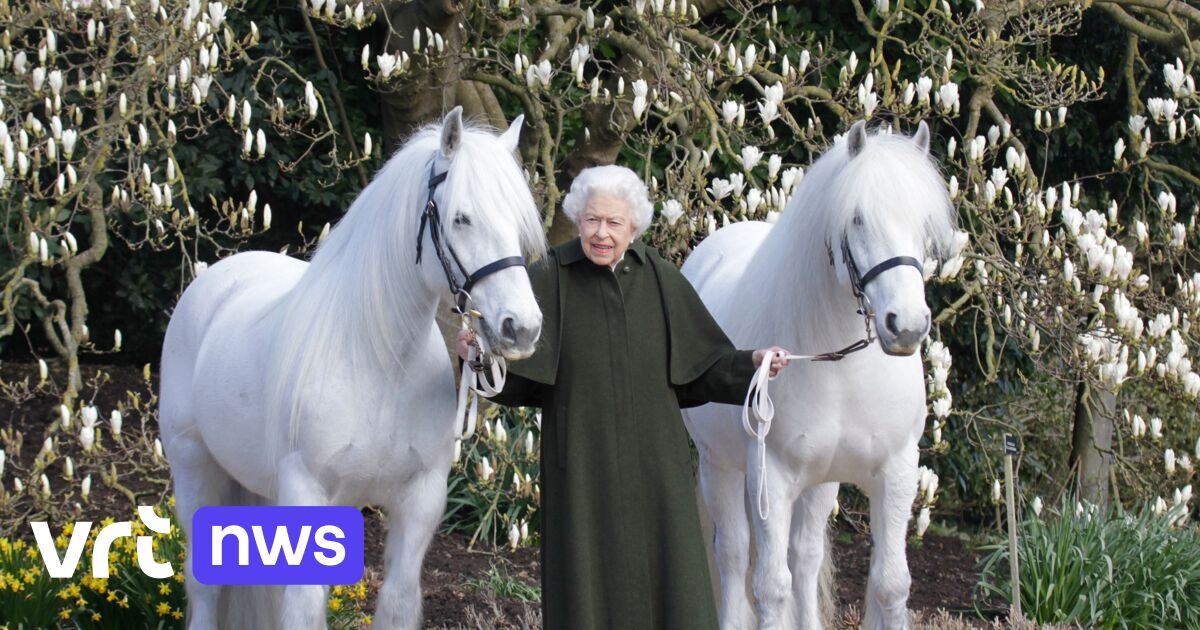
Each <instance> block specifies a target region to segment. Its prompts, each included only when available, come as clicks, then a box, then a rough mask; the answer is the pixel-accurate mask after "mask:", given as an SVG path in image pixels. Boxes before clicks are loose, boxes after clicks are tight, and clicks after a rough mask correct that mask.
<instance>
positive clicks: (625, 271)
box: [621, 267, 629, 273]
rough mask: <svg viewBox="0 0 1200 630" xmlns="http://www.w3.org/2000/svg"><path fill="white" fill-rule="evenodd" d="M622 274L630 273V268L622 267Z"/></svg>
mask: <svg viewBox="0 0 1200 630" xmlns="http://www.w3.org/2000/svg"><path fill="white" fill-rule="evenodd" d="M621 273H629V267H621Z"/></svg>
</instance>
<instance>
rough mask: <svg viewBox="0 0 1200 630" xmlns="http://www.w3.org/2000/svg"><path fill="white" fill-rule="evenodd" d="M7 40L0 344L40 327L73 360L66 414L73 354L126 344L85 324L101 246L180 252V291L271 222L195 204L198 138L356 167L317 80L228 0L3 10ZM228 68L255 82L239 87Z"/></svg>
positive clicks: (261, 211)
mask: <svg viewBox="0 0 1200 630" xmlns="http://www.w3.org/2000/svg"><path fill="white" fill-rule="evenodd" d="M0 30H2V34H0V84H2V85H3V92H2V93H0V122H3V124H2V125H0V149H2V153H3V155H2V158H3V162H2V164H0V194H2V195H3V198H4V199H5V201H6V207H7V208H8V213H7V215H6V217H7V219H6V223H5V228H6V236H7V240H8V245H9V247H8V248H7V251H6V252H5V253H4V263H5V264H4V265H3V268H2V269H0V273H2V276H0V281H2V283H3V287H4V289H3V291H4V292H3V302H2V304H0V321H2V327H0V336H8V335H12V334H13V333H14V331H15V330H17V328H18V327H19V326H22V325H27V324H31V323H36V324H38V325H39V326H40V327H41V329H42V331H43V332H44V336H45V339H46V340H47V341H48V343H49V345H50V347H51V348H52V349H53V351H54V353H55V354H57V355H58V356H59V357H60V358H61V359H63V360H64V362H65V363H66V364H67V365H68V366H69V367H68V372H69V374H68V379H67V383H68V385H67V388H66V394H65V400H64V403H65V404H67V405H68V406H72V405H73V399H74V396H75V394H76V392H77V391H78V390H79V388H80V385H81V383H80V377H79V369H78V356H79V354H80V352H82V351H90V352H107V351H118V350H120V349H121V344H122V332H121V331H120V330H119V329H114V330H106V331H95V334H94V335H93V331H92V330H90V329H89V327H88V310H89V309H88V303H89V297H90V296H89V291H88V289H87V285H86V283H85V281H84V273H85V271H86V270H87V269H88V268H89V267H92V266H93V265H95V264H96V263H97V262H98V261H99V260H100V259H101V258H102V257H104V255H105V254H106V252H108V251H109V250H110V249H111V248H113V247H118V248H122V249H128V250H134V251H147V250H152V251H162V250H170V251H173V252H176V253H177V254H178V263H179V267H178V268H179V280H180V284H181V285H182V283H184V282H186V281H187V280H188V279H189V278H191V277H192V276H193V275H194V274H195V273H198V272H199V271H200V270H202V269H203V268H204V263H203V261H201V260H198V252H200V251H206V252H215V254H216V255H217V256H220V255H222V254H223V253H227V252H229V251H231V248H232V247H233V246H234V245H235V244H236V243H237V242H238V241H239V240H241V239H243V238H245V237H247V236H249V235H252V234H254V233H256V232H261V231H263V230H267V229H269V228H270V227H271V221H272V216H271V207H270V205H269V204H265V203H264V204H260V203H259V202H258V198H257V197H258V194H257V192H255V191H253V190H251V191H250V193H249V195H248V196H246V197H243V198H240V199H231V198H228V197H223V198H222V197H218V196H217V195H212V194H209V195H197V194H196V192H195V190H194V189H193V187H194V185H195V181H194V180H195V178H194V177H193V175H192V174H193V168H194V167H195V163H196V162H199V161H202V160H208V159H211V156H210V155H205V154H197V152H196V150H195V149H196V145H198V144H199V142H200V140H201V139H203V138H206V137H209V136H212V135H215V134H217V133H219V132H220V133H224V134H225V136H227V137H228V144H227V146H226V147H225V152H226V153H227V155H230V156H237V157H236V159H240V160H245V161H260V160H267V159H270V158H269V157H268V156H269V153H270V149H269V144H270V143H271V142H287V143H292V144H307V145H310V147H311V148H312V149H315V151H316V152H318V153H321V154H323V159H324V160H326V161H327V162H329V164H330V165H331V166H333V167H337V168H346V167H351V166H353V165H354V164H355V163H356V162H357V161H360V160H361V158H357V157H356V156H359V155H360V153H359V152H358V150H357V148H351V149H349V150H348V149H347V148H346V147H345V144H346V143H345V141H342V144H340V145H339V141H338V136H337V134H336V133H335V131H334V130H335V129H337V128H338V126H337V123H336V122H335V121H334V119H333V118H332V116H331V115H330V114H329V113H328V111H327V110H326V109H325V107H324V106H323V97H322V96H321V95H319V94H318V92H317V91H316V90H315V89H314V87H313V84H312V83H311V81H307V80H306V79H305V78H304V77H303V76H300V75H299V74H298V73H297V72H296V71H295V70H294V69H293V68H292V67H291V66H290V65H289V64H288V62H287V60H285V59H283V58H281V57H280V56H277V55H274V54H272V53H273V52H274V51H272V49H271V47H270V46H266V45H263V44H262V43H261V42H260V33H259V30H258V27H257V25H256V24H255V23H254V21H252V20H249V19H247V18H246V16H244V15H241V14H237V12H236V5H235V6H234V7H230V6H228V5H226V4H224V3H222V2H199V1H191V2H187V1H179V0H151V1H150V2H125V1H123V0H102V1H92V0H73V1H71V2H34V3H33V4H32V5H30V4H29V3H25V2H21V3H10V2H4V3H0ZM235 74H240V75H242V76H245V77H248V78H249V81H248V82H242V83H243V84H244V85H239V86H236V87H235V86H234V85H232V83H233V81H229V80H228V79H229V78H230V77H232V76H234V75H235ZM245 83H248V84H245ZM301 94H302V96H299V95H301ZM292 95H297V96H292ZM368 142H369V138H368ZM350 144H351V146H352V147H353V143H350ZM368 150H369V147H368ZM286 167H287V165H286V164H285V165H284V168H286ZM201 187H202V188H210V189H211V186H203V185H202V186H201ZM162 306H163V307H164V308H169V306H170V305H166V304H164V305H162Z"/></svg>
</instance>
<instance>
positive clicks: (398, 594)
mask: <svg viewBox="0 0 1200 630" xmlns="http://www.w3.org/2000/svg"><path fill="white" fill-rule="evenodd" d="M446 474H447V471H446V470H436V471H425V472H424V473H423V474H420V475H418V476H416V477H414V478H412V479H411V480H410V481H409V482H408V483H407V484H406V486H405V487H404V489H403V490H402V491H401V492H400V494H399V495H398V496H397V497H396V500H395V502H394V503H393V504H392V505H390V506H389V509H388V537H387V547H386V549H385V551H384V565H385V566H384V572H385V573H384V580H383V585H382V586H380V587H379V600H378V602H377V604H376V607H375V621H374V624H375V625H376V626H378V627H380V628H396V629H397V630H416V628H418V627H420V623H421V563H422V560H423V559H424V558H425V551H426V550H427V549H428V548H429V542H430V541H431V540H432V539H433V534H434V532H436V531H437V526H438V523H439V522H441V518H442V512H443V511H444V510H445V508H446Z"/></svg>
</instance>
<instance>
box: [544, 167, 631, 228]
mask: <svg viewBox="0 0 1200 630" xmlns="http://www.w3.org/2000/svg"><path fill="white" fill-rule="evenodd" d="M594 193H601V194H605V195H612V196H614V197H620V198H622V199H624V200H625V201H626V202H627V203H628V204H629V218H630V220H631V221H632V222H633V237H634V238H635V239H636V238H638V237H639V236H641V235H642V232H645V231H646V228H648V227H650V220H651V219H652V218H654V204H652V203H650V192H649V191H648V190H647V189H646V184H645V183H644V182H642V179H641V178H640V177H638V176H637V173H634V172H633V171H632V170H630V169H628V168H626V167H624V166H617V165H616V164H608V165H605V166H591V167H588V168H585V169H583V170H582V171H580V172H579V174H578V175H576V176H575V179H574V180H573V181H572V182H571V191H570V192H568V193H567V196H566V197H564V198H563V202H562V205H563V212H566V213H567V217H568V218H570V219H571V221H572V222H573V223H575V224H576V225H579V215H580V214H581V213H582V212H583V209H584V207H586V206H587V203H588V199H590V198H591V196H592V194H594Z"/></svg>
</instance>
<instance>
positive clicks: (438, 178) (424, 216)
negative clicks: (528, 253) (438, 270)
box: [417, 166, 525, 319]
mask: <svg viewBox="0 0 1200 630" xmlns="http://www.w3.org/2000/svg"><path fill="white" fill-rule="evenodd" d="M434 170H435V167H433V166H430V168H429V195H428V197H427V199H426V201H425V210H424V212H422V213H421V228H420V230H419V231H418V232H417V264H418V265H419V264H421V250H422V248H423V246H424V244H425V227H426V225H428V226H429V240H430V241H432V242H433V250H434V251H435V252H437V257H438V261H439V262H441V263H442V271H444V272H445V273H446V283H447V284H448V285H450V293H451V294H452V295H453V296H454V311H455V312H456V313H458V314H459V315H466V314H467V313H468V309H467V303H468V302H470V301H471V288H472V287H474V286H475V285H476V284H478V283H479V281H480V280H482V279H484V278H486V277H487V276H490V275H492V274H494V273H496V272H497V271H500V270H501V269H507V268H509V267H524V266H525V258H524V257H522V256H509V257H507V258H501V259H500V260H496V261H493V262H490V263H488V264H486V265H484V266H482V267H480V268H479V269H477V270H475V273H467V268H466V267H465V266H463V264H462V261H461V260H459V258H458V254H457V253H455V251H454V247H453V246H452V245H450V241H447V240H446V232H445V230H444V228H443V227H442V218H441V213H440V212H439V211H438V205H437V201H434V199H433V194H434V192H436V191H437V187H438V185H439V184H441V183H442V182H444V181H446V171H443V172H441V173H436V174H435V173H434ZM451 262H453V267H458V273H459V274H460V275H461V276H462V278H463V281H462V283H461V284H460V283H459V281H458V276H456V275H455V273H454V269H453V267H452V266H451ZM476 314H477V313H476ZM477 316H478V315H477ZM479 317H480V319H482V316H479Z"/></svg>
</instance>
